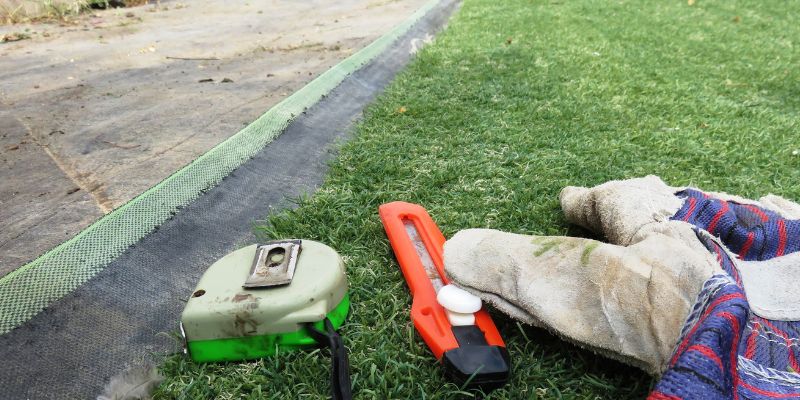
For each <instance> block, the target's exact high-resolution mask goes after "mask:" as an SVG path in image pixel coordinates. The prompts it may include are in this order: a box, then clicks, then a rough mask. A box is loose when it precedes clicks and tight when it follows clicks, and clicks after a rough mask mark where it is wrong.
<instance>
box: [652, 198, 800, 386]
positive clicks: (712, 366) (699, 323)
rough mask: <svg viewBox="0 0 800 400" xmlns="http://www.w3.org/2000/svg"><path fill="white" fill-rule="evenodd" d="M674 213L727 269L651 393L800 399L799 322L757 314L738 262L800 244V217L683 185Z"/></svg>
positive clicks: (708, 285)
mask: <svg viewBox="0 0 800 400" xmlns="http://www.w3.org/2000/svg"><path fill="white" fill-rule="evenodd" d="M676 195H677V196H679V197H681V198H684V199H685V202H684V205H683V207H682V208H681V209H680V210H679V211H678V212H677V213H676V214H675V215H674V216H673V217H672V219H674V220H680V221H685V222H688V223H690V224H692V225H694V226H695V229H696V232H697V236H698V238H699V240H700V241H701V242H702V243H703V244H704V245H705V247H706V248H707V249H708V250H709V251H710V252H711V253H712V254H715V255H716V258H717V261H718V262H719V263H720V266H721V267H722V269H723V270H724V271H725V274H718V275H714V276H713V277H711V278H710V279H709V280H708V281H706V282H705V284H704V286H703V289H702V291H701V292H700V295H699V296H698V300H697V302H696V303H695V306H694V309H693V310H692V312H691V313H690V315H689V318H688V319H687V322H686V324H685V326H684V327H683V331H682V332H681V339H680V340H679V342H678V346H677V348H676V350H675V353H674V355H673V357H672V359H671V360H670V363H669V366H668V368H667V370H666V372H665V373H664V374H663V375H662V377H661V379H660V380H659V382H658V383H657V384H656V386H655V388H654V390H653V391H652V392H651V393H650V396H649V398H650V399H653V400H664V399H670V400H677V399H687V400H688V399H743V400H744V399H790V398H798V399H800V364H798V360H800V322H797V321H789V322H787V321H773V320H767V319H764V318H761V317H758V316H757V315H755V314H753V313H751V312H750V308H749V306H748V303H747V297H746V296H745V293H744V289H743V288H742V283H741V279H740V277H739V274H738V272H737V270H736V267H735V265H734V262H733V260H731V258H730V256H729V253H728V252H726V251H725V250H724V249H723V248H722V247H721V246H720V244H719V243H722V245H724V246H725V247H726V248H727V249H728V250H730V251H731V252H733V253H735V255H736V257H738V258H739V259H742V260H769V259H771V258H774V257H780V256H782V255H785V254H789V253H793V252H796V251H798V250H800V221H797V220H788V219H785V218H783V217H781V216H780V215H778V214H777V213H774V212H772V211H769V210H766V209H763V208H761V207H757V206H754V205H746V204H739V203H736V202H733V201H725V200H720V199H717V198H714V197H712V196H710V195H708V194H706V193H703V192H701V191H698V190H692V189H688V190H684V191H681V192H678V193H677V194H676Z"/></svg>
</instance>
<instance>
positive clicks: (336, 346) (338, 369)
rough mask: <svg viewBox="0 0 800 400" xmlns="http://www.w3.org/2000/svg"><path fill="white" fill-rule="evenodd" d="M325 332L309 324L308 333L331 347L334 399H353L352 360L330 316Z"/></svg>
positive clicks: (318, 341) (326, 321)
mask: <svg viewBox="0 0 800 400" xmlns="http://www.w3.org/2000/svg"><path fill="white" fill-rule="evenodd" d="M324 324H325V332H323V331H320V330H318V329H317V328H315V327H314V325H313V324H308V325H307V328H308V333H309V334H310V335H311V337H312V338H314V340H316V341H317V343H319V344H320V345H321V346H328V348H330V349H331V358H332V359H333V367H332V368H331V391H332V392H333V400H351V399H352V398H353V389H352V388H351V387H350V360H349V359H348V358H347V348H346V347H344V342H342V337H341V336H339V334H338V333H336V330H335V329H333V324H331V321H330V320H329V319H328V318H325V320H324Z"/></svg>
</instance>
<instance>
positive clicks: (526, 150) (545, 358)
mask: <svg viewBox="0 0 800 400" xmlns="http://www.w3.org/2000/svg"><path fill="white" fill-rule="evenodd" d="M798 17H800V3H796V2H782V1H774V0H769V1H759V2H744V1H713V2H712V1H704V0H697V1H696V2H695V1H689V3H687V2H686V1H661V0H658V1H636V2H633V1H610V2H609V1H602V2H601V1H590V0H580V1H560V0H559V1H542V0H535V1H529V0H528V1H523V0H516V1H495V0H466V1H465V3H464V5H463V8H462V10H461V11H460V12H459V13H458V14H457V15H456V16H455V17H454V19H453V20H452V21H451V22H450V25H449V27H448V28H447V30H446V31H445V32H444V33H442V34H441V35H440V36H438V37H437V38H436V40H435V42H434V43H433V44H431V45H430V46H428V47H426V48H425V49H424V50H423V51H422V52H420V53H419V54H418V56H417V58H416V60H415V61H414V62H413V63H412V64H411V65H410V66H409V67H408V68H407V69H406V70H405V71H404V72H402V73H401V74H400V75H399V76H398V78H397V79H396V80H395V82H394V83H393V84H392V85H391V86H390V87H389V88H388V89H387V91H386V92H385V93H384V94H383V95H382V96H381V97H380V98H379V99H378V101H376V103H375V104H373V105H371V106H370V107H369V108H368V110H367V111H366V114H365V118H364V120H363V121H362V122H361V123H360V124H359V126H358V127H357V129H356V131H355V132H354V135H353V138H352V140H350V141H349V142H348V143H346V144H344V145H343V146H342V148H341V149H340V152H339V154H338V158H337V159H336V161H335V162H333V164H332V166H331V169H330V175H329V177H328V178H327V180H326V182H325V184H324V185H323V187H322V188H321V189H319V191H317V192H316V193H315V194H314V195H313V196H311V197H309V198H304V199H299V201H298V208H297V209H295V210H292V211H287V212H284V213H282V214H280V215H276V216H273V217H271V218H270V219H269V225H267V226H262V227H259V228H258V231H259V233H260V234H262V235H263V236H264V237H273V238H284V237H300V238H308V239H315V240H320V241H322V242H325V243H327V244H329V245H331V246H333V247H334V248H336V249H337V250H338V251H339V252H340V253H341V254H342V255H343V256H344V258H345V260H346V265H347V269H348V276H349V279H350V290H351V293H352V300H353V307H352V314H351V316H350V317H349V320H348V321H347V323H346V324H345V326H344V327H343V329H342V334H343V335H344V337H345V338H346V344H347V346H348V347H349V349H350V361H351V366H352V371H351V372H352V380H353V386H354V391H355V393H356V397H357V398H363V399H406V398H414V399H430V398H454V397H462V396H471V395H472V394H470V393H469V392H463V391H460V390H459V388H458V387H456V386H455V385H453V384H449V383H447V382H446V381H445V380H444V379H443V377H442V374H441V372H440V369H439V368H438V366H437V365H436V364H435V363H434V360H433V358H432V356H431V354H430V353H429V352H428V350H427V349H426V347H425V345H424V344H423V342H422V340H421V339H420V338H419V337H418V335H417V334H416V333H415V331H414V328H413V326H412V325H411V322H410V321H409V307H410V297H409V294H408V292H407V289H406V287H405V283H404V280H403V277H402V276H401V273H400V270H399V268H398V266H397V264H396V262H395V260H394V258H393V255H392V252H391V250H390V247H389V244H388V242H387V240H386V237H385V235H384V232H383V229H382V227H381V224H380V222H379V220H378V215H377V207H378V206H379V205H380V204H382V203H385V202H389V201H394V200H404V201H409V202H414V203H419V204H421V205H423V206H425V207H426V208H427V209H428V211H429V213H430V214H431V215H432V216H433V218H434V219H435V220H436V221H437V222H438V224H439V226H440V227H441V229H442V230H443V232H444V234H445V236H450V235H452V234H454V233H455V232H457V231H458V230H460V229H465V228H475V227H487V228H495V229H502V230H505V231H511V232H518V233H526V234H545V235H554V234H555V235H560V234H585V232H581V231H578V230H572V229H571V228H570V227H569V226H568V225H567V224H566V222H565V221H564V218H563V215H562V214H561V212H560V210H559V205H558V197H557V196H558V192H559V190H560V189H561V188H562V187H563V186H565V185H585V186H591V185H596V184H599V183H602V182H605V181H607V180H611V179H624V178H630V177H636V176H643V175H647V174H657V175H659V176H661V177H662V178H663V179H665V180H666V181H667V182H668V183H669V184H672V185H695V186H699V187H702V188H705V189H708V190H716V191H728V192H732V193H736V194H740V195H744V196H749V197H757V196H760V195H763V194H766V193H768V192H772V193H776V194H781V195H784V196H786V197H789V198H793V199H800V186H798V185H796V184H795V183H796V182H798V178H800V176H799V175H800V172H799V170H798V168H797V167H798V165H799V164H800V155H798V151H797V149H800V141H798V140H797V138H796V134H795V133H796V131H797V130H798V128H799V127H800V126H799V125H800V124H799V123H798V122H800V115H799V114H798V109H800V72H799V71H798V69H797V68H796V66H797V65H798V64H800V55H799V54H798V50H797V49H798V46H800V24H797V20H798ZM495 315H496V317H495V321H496V322H497V323H498V325H499V327H500V329H501V331H502V334H503V335H504V337H505V339H506V341H507V344H508V347H509V351H510V353H511V356H512V359H513V368H514V371H513V379H512V380H511V381H510V382H509V383H508V385H506V386H505V387H504V388H503V389H500V390H497V391H495V392H493V393H492V394H491V395H490V396H489V398H492V399H519V398H569V399H572V398H575V399H589V398H615V399H617V398H622V399H624V398H640V397H642V396H644V395H645V394H646V393H647V392H648V389H649V387H650V386H651V384H652V378H650V377H648V376H646V375H645V374H643V373H642V372H640V371H638V370H636V369H634V368H630V367H626V366H623V365H621V364H619V363H617V362H613V361H610V360H608V359H606V358H603V357H601V356H597V355H594V354H592V353H591V352H588V351H585V350H581V349H579V348H577V347H575V346H572V345H570V344H566V343H564V342H562V341H560V340H559V339H557V338H555V337H554V336H552V335H550V334H548V333H547V332H545V331H543V330H540V329H536V328H533V327H530V326H525V325H522V324H520V323H517V322H515V321H513V320H510V319H508V318H505V317H503V316H502V315H497V314H495ZM162 369H163V372H164V374H165V375H166V380H165V382H164V383H163V384H162V385H161V386H160V388H159V389H158V392H157V393H156V397H157V398H189V399H196V398H219V399H234V398H235V399H239V398H253V399H256V398H264V397H268V398H324V397H327V396H328V393H329V382H328V373H329V372H328V369H329V359H328V358H327V356H326V354H325V352H320V351H319V350H314V351H304V352H294V353H285V354H281V355H279V356H277V357H274V358H269V359H264V360H261V361H257V362H247V363H240V364H227V365H213V364H212V365H195V364H192V363H190V362H188V361H185V360H184V359H183V358H181V357H179V356H174V357H171V358H169V359H167V360H166V362H165V363H164V364H163V365H162Z"/></svg>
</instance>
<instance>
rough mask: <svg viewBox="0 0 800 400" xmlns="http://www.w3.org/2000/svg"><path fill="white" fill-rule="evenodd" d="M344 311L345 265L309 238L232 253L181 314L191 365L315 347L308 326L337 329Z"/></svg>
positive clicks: (346, 298)
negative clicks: (327, 324) (326, 322)
mask: <svg viewBox="0 0 800 400" xmlns="http://www.w3.org/2000/svg"><path fill="white" fill-rule="evenodd" d="M349 309H350V298H349V296H348V291H347V277H346V276H345V269H344V263H343V262H342V258H341V257H340V256H339V254H337V253H336V251H335V250H333V249H332V248H330V247H328V246H326V245H324V244H322V243H319V242H315V241H311V240H303V241H300V240H286V241H274V242H269V243H265V244H262V245H252V246H248V247H245V248H242V249H239V250H236V251H234V252H232V253H230V254H228V255H226V256H225V257H223V258H221V259H220V260H218V261H217V262H215V263H214V264H212V265H211V266H210V267H209V268H208V270H207V271H206V273H205V274H204V275H203V277H202V278H201V279H200V282H199V283H198V285H197V288H196V289H195V291H194V292H193V293H192V295H191V297H190V298H189V300H188V302H187V304H186V308H185V309H184V311H183V315H182V316H181V330H182V334H183V336H184V339H185V345H186V350H187V351H188V353H189V355H190V356H191V358H192V359H193V360H194V361H198V362H208V361H235V360H246V359H254V358H260V357H265V356H270V355H273V354H275V353H276V352H277V351H278V350H292V349H297V348H301V347H306V346H316V345H317V343H318V342H317V340H315V338H314V337H312V336H311V334H309V331H308V329H307V325H308V324H309V323H313V324H314V327H316V329H317V330H320V331H324V330H325V329H326V326H325V323H324V320H325V319H326V318H327V319H328V320H329V321H330V324H331V325H332V327H333V328H334V329H337V328H339V326H341V325H342V323H343V322H344V320H345V317H346V316H347V313H348V311H349Z"/></svg>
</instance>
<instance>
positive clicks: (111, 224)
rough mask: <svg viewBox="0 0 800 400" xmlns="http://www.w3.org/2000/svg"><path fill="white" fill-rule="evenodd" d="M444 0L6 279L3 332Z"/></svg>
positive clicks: (271, 135)
mask: <svg viewBox="0 0 800 400" xmlns="http://www.w3.org/2000/svg"><path fill="white" fill-rule="evenodd" d="M438 3H439V0H432V1H430V2H428V3H427V4H425V5H424V6H423V7H422V8H420V9H419V10H417V12H415V13H414V14H413V15H412V16H411V17H410V18H408V19H407V20H405V21H404V22H403V23H401V24H400V25H398V26H396V27H395V28H393V29H392V30H391V31H389V32H388V33H387V34H385V35H383V36H381V37H380V38H378V39H377V40H375V41H374V42H372V43H371V44H369V45H368V46H367V47H365V48H363V49H361V50H360V51H358V52H357V53H355V54H353V55H352V56H350V57H348V58H347V59H345V60H344V61H342V62H340V63H339V64H337V65H335V66H334V67H333V68H331V69H329V70H328V71H326V72H325V73H323V74H322V75H320V76H319V77H317V78H316V79H314V80H313V81H311V82H310V83H309V84H308V85H306V86H304V87H303V88H302V89H300V90H298V91H297V92H295V93H294V94H292V95H291V96H289V97H287V98H286V99H284V100H283V101H281V102H280V103H278V104H277V105H276V106H274V107H272V108H271V109H270V110H269V111H267V112H266V113H265V114H264V115H262V116H261V117H259V118H258V119H257V120H255V121H254V122H253V123H251V124H250V125H248V126H247V127H245V128H244V129H242V130H241V131H239V132H237V133H236V134H234V135H233V136H231V137H230V138H228V139H226V140H225V141H223V142H222V143H220V144H218V145H217V146H215V147H214V148H212V149H211V150H209V151H208V152H206V153H205V154H203V155H202V156H200V157H198V158H197V159H195V160H194V161H192V162H191V163H190V164H188V165H187V166H185V167H183V168H182V169H180V170H179V171H178V172H176V173H174V174H172V175H170V176H169V177H168V178H166V179H164V180H163V181H161V182H159V183H158V184H156V185H155V186H153V187H152V188H150V189H148V190H147V191H145V192H144V193H142V194H140V195H139V196H137V197H136V198H134V199H132V200H131V201H129V202H127V203H125V204H124V205H123V206H121V207H119V208H117V209H115V210H114V211H112V212H111V213H109V214H107V215H105V216H104V217H102V218H101V219H100V220H98V221H97V222H95V223H94V224H92V225H90V226H89V227H87V228H86V229H84V230H83V231H81V232H80V233H79V234H77V235H76V236H75V237H73V238H72V239H70V240H68V241H66V242H64V243H62V244H61V245H59V246H57V247H56V248H54V249H52V250H50V251H48V252H47V253H45V254H44V255H42V256H40V257H39V258H37V259H36V260H33V261H31V262H30V263H28V264H26V265H24V266H22V267H20V268H18V269H16V270H15V271H12V272H11V273H9V274H7V275H5V276H4V277H2V278H0V335H2V334H5V333H7V332H9V331H11V330H12V329H14V328H16V327H17V326H19V325H21V324H22V323H24V322H25V321H27V320H29V319H30V318H32V317H33V316H34V315H36V314H38V313H39V312H40V311H42V310H43V309H44V308H45V307H47V306H48V305H50V304H51V303H53V302H54V301H56V300H58V299H60V298H61V297H63V296H65V295H67V294H68V293H70V292H71V291H73V290H75V289H76V288H77V287H79V286H80V285H82V284H83V283H84V282H86V281H88V280H89V279H91V278H92V277H93V276H94V275H96V274H97V273H98V272H100V271H102V270H103V268H105V267H106V266H107V265H108V264H109V263H110V262H111V261H113V260H114V259H115V258H117V257H118V256H119V255H120V254H122V252H124V251H125V250H126V249H128V248H129V247H130V246H131V245H133V244H134V243H136V242H137V241H139V240H140V239H141V238H143V237H144V236H145V235H147V234H148V233H150V232H152V231H153V230H154V229H155V228H156V227H158V226H159V225H161V224H162V223H163V222H164V221H166V220H167V219H169V218H170V217H172V215H174V214H175V213H176V212H177V211H178V210H179V209H180V208H181V207H182V206H185V205H187V204H189V203H191V202H192V201H194V200H195V199H197V198H198V197H199V196H200V195H201V194H202V193H203V192H204V191H206V190H208V189H210V188H212V187H214V186H216V185H217V184H218V183H219V182H220V181H221V180H222V179H223V178H224V177H225V176H227V175H228V174H229V173H231V172H232V171H233V170H234V169H236V168H237V167H239V166H240V165H241V164H243V163H244V162H245V161H247V160H249V159H250V158H251V157H253V156H254V155H255V154H256V153H257V152H258V151H260V150H261V149H263V148H264V147H265V146H266V145H267V144H269V143H270V142H271V141H272V140H273V139H275V137H277V136H278V135H279V134H280V133H281V132H282V131H283V130H284V129H285V128H286V127H287V126H288V125H289V123H290V122H291V121H292V120H293V119H294V118H295V117H296V116H298V115H300V114H301V113H302V112H303V111H305V110H306V109H307V108H309V107H311V106H312V105H314V104H316V103H317V101H319V100H320V99H321V98H322V97H324V96H325V95H326V94H327V93H329V92H330V91H331V90H333V89H334V88H336V87H337V86H338V85H339V84H340V83H341V82H342V81H343V80H344V79H345V78H347V76H348V75H350V74H352V73H353V72H355V71H357V70H359V69H360V68H361V67H363V66H364V65H365V64H367V63H368V62H369V61H371V60H372V59H374V58H375V57H376V56H378V55H379V54H380V53H381V52H383V51H384V50H385V49H386V48H387V47H388V46H389V45H391V44H392V43H393V42H394V41H395V40H397V39H398V38H399V37H400V36H401V35H403V34H404V33H406V32H407V31H408V30H409V28H411V26H413V25H414V23H416V22H417V21H418V20H419V19H420V18H421V17H422V16H424V15H425V14H427V13H428V11H430V10H431V9H432V8H433V7H434V6H435V5H436V4H438Z"/></svg>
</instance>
